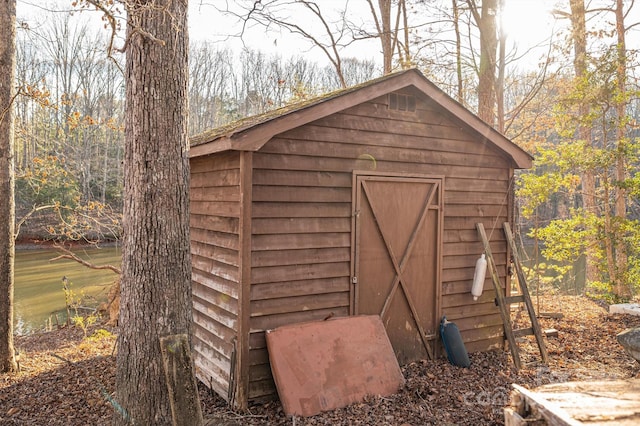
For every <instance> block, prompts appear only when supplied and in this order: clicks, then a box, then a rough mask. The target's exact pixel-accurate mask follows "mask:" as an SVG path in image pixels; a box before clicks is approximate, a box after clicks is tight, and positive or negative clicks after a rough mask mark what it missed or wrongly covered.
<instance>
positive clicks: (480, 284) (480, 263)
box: [471, 253, 487, 300]
mask: <svg viewBox="0 0 640 426" xmlns="http://www.w3.org/2000/svg"><path fill="white" fill-rule="evenodd" d="M486 275H487V259H486V258H485V257H484V253H482V256H480V257H479V258H478V260H476V271H475V273H474V274H473V286H471V295H472V296H473V300H478V297H480V296H482V289H483V288H484V279H485V277H486Z"/></svg>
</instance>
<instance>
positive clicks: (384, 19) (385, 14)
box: [378, 0, 393, 74]
mask: <svg viewBox="0 0 640 426" xmlns="http://www.w3.org/2000/svg"><path fill="white" fill-rule="evenodd" d="M378 6H379V7H380V24H381V28H382V31H381V32H380V43H381V46H382V64H383V73H384V74H389V73H390V72H391V70H392V67H393V63H392V60H393V35H392V33H391V0H378Z"/></svg>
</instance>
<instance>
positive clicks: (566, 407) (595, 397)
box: [504, 379, 640, 426]
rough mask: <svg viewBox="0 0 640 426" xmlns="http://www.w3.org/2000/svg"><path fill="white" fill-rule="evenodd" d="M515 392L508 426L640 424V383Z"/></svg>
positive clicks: (597, 383)
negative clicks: (532, 425) (533, 425)
mask: <svg viewBox="0 0 640 426" xmlns="http://www.w3.org/2000/svg"><path fill="white" fill-rule="evenodd" d="M513 388H514V390H513V392H512V394H511V403H510V406H509V407H507V408H505V413H504V416H505V425H506V426H522V425H531V424H535V425H559V426H564V425H571V426H574V425H589V426H596V425H598V426H613V425H616V426H626V425H629V426H630V425H637V424H640V379H627V380H615V381H593V382H567V383H556V384H551V385H545V386H541V387H539V388H536V389H534V390H528V389H525V388H523V387H521V386H518V385H513Z"/></svg>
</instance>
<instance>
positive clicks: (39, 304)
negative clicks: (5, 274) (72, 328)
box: [13, 247, 121, 334]
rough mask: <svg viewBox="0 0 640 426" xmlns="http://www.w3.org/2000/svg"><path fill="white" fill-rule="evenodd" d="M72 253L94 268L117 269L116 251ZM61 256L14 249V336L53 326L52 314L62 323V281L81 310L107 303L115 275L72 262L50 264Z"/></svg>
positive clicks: (99, 250) (62, 261) (116, 249)
mask: <svg viewBox="0 0 640 426" xmlns="http://www.w3.org/2000/svg"><path fill="white" fill-rule="evenodd" d="M74 253H75V254H76V255H78V256H79V257H81V258H82V259H84V260H86V261H87V262H90V263H92V264H95V265H104V264H111V265H114V266H118V267H119V266H120V260H121V255H120V248H118V247H104V248H93V247H92V248H78V249H74ZM60 254H61V253H60V252H58V251H56V250H22V249H16V262H15V289H14V297H13V301H14V328H15V332H16V333H18V334H24V333H28V332H31V331H33V330H39V329H43V328H45V327H46V326H47V323H48V322H49V321H50V320H51V321H52V322H53V324H55V321H56V320H55V313H58V319H59V321H60V322H63V321H65V318H66V314H64V313H63V312H65V310H66V305H65V293H64V292H63V290H62V278H63V277H66V278H67V280H68V283H69V284H70V288H71V290H72V291H73V293H75V295H76V297H82V298H83V303H82V305H83V306H89V307H96V306H98V304H99V303H101V302H104V301H105V300H106V298H107V294H108V292H109V286H110V285H111V284H112V283H113V281H114V279H115V278H116V274H114V273H113V272H112V271H110V270H95V269H89V268H87V267H85V266H83V265H81V264H80V263H78V262H75V261H73V260H67V259H62V260H56V261H55V262H51V261H50V260H51V259H53V258H55V257H57V256H59V255H60ZM61 313H62V314H61Z"/></svg>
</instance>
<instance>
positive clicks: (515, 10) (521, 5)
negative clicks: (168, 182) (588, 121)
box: [18, 0, 640, 64]
mask: <svg viewBox="0 0 640 426" xmlns="http://www.w3.org/2000/svg"><path fill="white" fill-rule="evenodd" d="M242 1H244V3H245V4H247V3H251V2H252V1H250V0H242ZM440 1H444V0H440ZM71 3H72V0H18V19H19V21H20V20H21V19H22V20H26V21H27V22H28V23H29V25H30V26H31V27H32V28H33V27H35V26H37V25H39V24H41V23H42V21H43V20H42V17H41V16H42V13H43V9H49V10H57V11H59V12H60V13H66V12H67V11H69V10H72V9H73V7H72V6H71ZM233 3H234V1H233V0H190V1H189V27H190V38H191V40H204V41H210V42H216V43H223V44H224V45H226V46H228V47H230V48H231V49H233V50H236V51H239V50H240V49H241V48H242V47H243V46H246V47H249V48H252V49H256V50H261V51H263V52H265V53H268V54H278V55H282V56H288V55H302V56H304V57H305V58H307V59H314V60H316V61H318V62H323V61H325V62H326V58H325V57H324V56H323V55H322V54H321V53H320V52H319V51H318V50H317V49H311V48H310V45H309V42H307V41H304V40H301V39H300V38H299V37H296V36H293V35H291V34H289V33H287V32H281V31H271V32H270V33H269V34H267V35H265V32H264V29H263V28H262V27H255V28H252V27H248V29H247V31H246V33H245V37H244V38H243V40H242V41H241V40H239V39H238V38H233V37H232V38H230V37H229V36H228V35H229V34H238V33H239V31H240V28H241V24H240V23H239V22H238V21H237V20H235V19H234V18H233V17H230V16H226V15H224V14H222V13H221V12H219V11H218V10H217V9H218V8H223V7H225V5H226V4H233ZM346 3H347V2H346V1H345V0H322V2H321V3H320V4H321V6H322V7H323V8H330V7H331V6H332V5H333V6H335V8H343V7H344V5H345V4H346ZM348 3H349V6H350V9H349V10H350V14H351V15H350V18H352V19H354V20H357V19H360V20H364V19H366V20H370V17H369V11H368V10H367V8H366V7H365V8H360V10H361V11H360V12H359V10H358V8H357V7H355V6H360V5H361V4H362V5H364V2H363V0H350V1H349V2H348ZM587 3H590V4H591V5H592V7H594V6H596V5H598V4H609V5H610V4H612V3H613V0H590V1H589V0H587ZM626 3H628V2H626ZM445 4H446V5H449V4H450V0H447V1H446V2H445ZM567 4H568V0H506V5H507V10H506V12H505V18H504V25H505V26H506V29H507V31H508V34H509V38H510V39H511V42H512V43H515V44H516V45H517V46H518V47H517V51H518V52H519V53H520V54H523V53H525V52H526V51H527V48H528V47H530V46H535V45H538V44H543V43H544V42H545V41H547V40H548V38H549V37H550V35H551V33H552V31H554V29H556V30H557V28H558V27H559V26H561V25H563V24H562V23H560V24H559V23H555V24H554V22H553V19H552V18H551V9H552V8H553V7H556V6H558V5H559V6H561V7H564V9H568V6H567ZM635 9H636V10H634V11H632V13H631V14H630V16H629V17H628V18H627V23H629V24H630V23H634V22H640V6H636V7H635ZM358 13H362V17H359V16H357V15H358ZM76 15H78V14H77V13H76ZM79 15H80V16H82V17H90V19H92V20H95V22H96V25H100V16H101V15H100V13H98V12H83V13H82V14H79ZM38 16H40V18H39V19H38ZM38 21H39V22H40V23H39V22H38ZM304 25H305V28H311V24H310V23H309V22H304ZM564 25H566V23H565V24H564ZM629 44H630V45H629V47H630V48H633V47H637V48H638V49H640V26H639V27H638V28H637V29H634V30H633V31H632V32H631V33H630V37H629ZM634 44H635V45H637V46H634ZM379 51H380V47H379V43H378V42H377V41H371V42H369V43H368V44H364V45H362V44H359V45H357V46H355V47H354V48H351V50H346V51H345V52H344V53H343V55H344V56H347V57H348V56H354V57H358V58H360V59H378V58H379V57H380V56H381V55H380V53H379ZM540 54H541V51H540V50H538V51H534V52H531V53H528V58H525V59H524V60H522V61H523V62H526V61H529V62H531V63H532V64H535V63H537V61H538V59H539V57H540Z"/></svg>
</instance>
